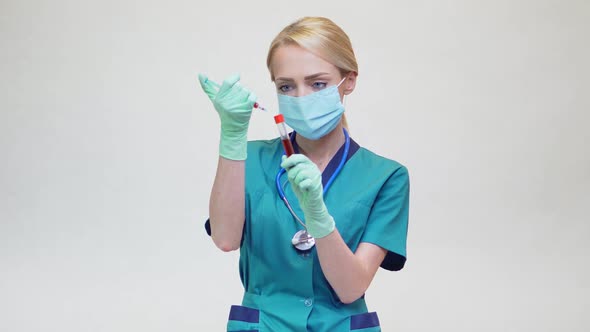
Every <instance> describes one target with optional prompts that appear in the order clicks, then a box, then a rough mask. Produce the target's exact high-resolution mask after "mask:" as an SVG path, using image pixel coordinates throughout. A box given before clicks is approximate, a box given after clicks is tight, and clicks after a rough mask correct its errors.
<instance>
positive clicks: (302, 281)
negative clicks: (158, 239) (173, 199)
mask: <svg viewBox="0 0 590 332" xmlns="http://www.w3.org/2000/svg"><path fill="white" fill-rule="evenodd" d="M291 136H292V141H293V142H294V143H295V140H294V136H295V134H294V133H293V134H292V135H291ZM294 145H295V146H294V147H295V150H296V152H297V150H298V148H297V146H296V144H294ZM343 153H344V147H342V148H341V149H340V150H339V151H338V153H337V154H336V155H335V156H334V157H333V158H332V160H331V161H330V163H329V165H328V166H327V167H326V169H325V170H324V172H323V174H322V179H323V182H324V185H325V183H326V182H327V180H328V179H329V178H330V176H331V175H332V174H333V172H334V171H335V169H336V168H337V166H338V164H339V163H340V161H341V158H342V155H343ZM282 155H283V147H282V144H281V141H280V139H278V138H277V139H273V140H262V141H251V142H249V143H248V159H247V160H246V188H245V190H246V192H245V193H246V221H245V224H244V231H243V232H244V233H243V236H242V244H241V248H240V264H239V265H240V278H241V280H242V284H243V285H244V290H245V293H244V297H243V300H242V303H241V305H234V306H232V307H231V310H230V315H229V321H228V324H227V331H232V332H237V331H242V332H243V331H260V332H262V331H273V332H276V331H318V332H320V331H321V332H323V331H330V332H338V331H358V332H374V331H381V329H380V327H379V318H378V316H377V313H376V312H369V311H368V309H367V305H366V303H365V299H364V296H363V297H361V298H359V299H358V300H356V301H355V302H353V303H350V304H344V303H342V302H341V301H340V300H339V298H338V295H337V294H336V293H335V291H334V290H333V289H332V287H331V286H330V284H329V283H328V280H327V279H326V277H325V276H324V274H323V273H322V269H321V266H320V262H319V260H318V256H317V252H316V248H315V247H314V248H312V249H311V250H310V251H308V252H306V253H302V252H300V251H298V250H297V249H295V248H294V247H293V245H292V244H291V239H292V237H293V235H294V234H295V233H296V232H297V231H299V230H301V229H302V226H301V225H300V224H299V223H298V222H297V221H296V220H295V219H294V218H293V216H292V215H291V214H290V213H289V210H288V209H287V207H286V206H285V204H284V202H283V201H282V200H281V198H280V197H279V195H278V191H277V187H276V184H275V177H276V174H277V173H278V172H279V170H280V163H281V156H282ZM346 158H347V160H346V163H345V164H344V167H343V168H342V170H341V172H340V173H339V174H338V175H337V177H336V178H335V180H334V182H333V183H332V185H331V187H330V188H329V189H328V192H327V193H326V194H325V196H324V201H325V204H326V206H327V208H328V211H329V212H330V214H331V215H332V216H333V217H334V220H335V222H336V228H337V229H338V231H339V232H340V234H341V236H342V238H343V239H344V241H345V242H346V244H347V245H348V247H349V248H350V249H351V250H352V252H355V251H356V249H357V247H358V246H359V244H360V243H361V242H368V243H373V244H376V245H378V246H380V247H382V248H384V249H386V250H387V251H388V252H387V256H386V258H385V260H384V261H383V263H382V264H381V267H382V268H384V269H387V270H392V271H395V270H400V269H401V268H402V267H403V266H404V263H405V260H406V238H407V230H408V209H409V190H410V187H409V177H408V171H407V169H406V167H405V166H403V165H401V164H399V163H398V162H396V161H393V160H390V159H386V158H384V157H381V156H378V155H376V154H374V153H372V152H370V151H369V150H367V149H365V148H362V147H360V146H359V145H358V144H357V143H356V142H355V141H354V140H352V139H351V145H350V149H349V152H348V155H347V156H346ZM281 185H283V188H284V191H285V195H286V197H287V199H288V200H289V202H290V204H291V206H292V207H293V210H294V212H295V213H296V214H297V215H298V216H299V217H300V218H301V219H303V212H302V211H301V209H300V208H299V203H298V201H297V198H296V196H295V194H294V193H293V191H292V190H291V187H290V185H289V183H288V180H287V176H286V175H283V176H282V178H281ZM236 190H237V188H236ZM209 227H210V226H209V223H208V222H207V225H206V228H208V232H209V233H210V228H209Z"/></svg>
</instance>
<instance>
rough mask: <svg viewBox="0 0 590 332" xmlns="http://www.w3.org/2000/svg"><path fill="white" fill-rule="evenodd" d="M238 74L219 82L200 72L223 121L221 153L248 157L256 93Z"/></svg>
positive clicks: (203, 83) (203, 85)
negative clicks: (245, 85) (242, 81)
mask: <svg viewBox="0 0 590 332" xmlns="http://www.w3.org/2000/svg"><path fill="white" fill-rule="evenodd" d="M239 80H240V75H239V74H235V75H232V76H230V77H229V78H228V79H226V80H225V81H223V83H222V84H221V87H220V86H219V84H217V83H215V82H213V81H211V80H209V79H208V78H207V76H205V75H203V74H199V82H201V87H202V88H203V91H205V93H206V94H207V96H209V99H211V101H212V102H213V106H214V107H215V110H217V113H218V114H219V119H220V120H221V138H220V141H219V155H220V156H222V157H224V158H226V159H232V160H245V159H246V156H247V149H248V125H249V123H250V115H251V114H252V107H253V106H254V103H255V102H256V95H254V94H253V93H251V92H250V91H248V90H247V89H246V88H244V87H242V86H241V85H240V83H238V81H239Z"/></svg>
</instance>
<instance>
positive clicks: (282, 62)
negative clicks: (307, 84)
mask: <svg viewBox="0 0 590 332" xmlns="http://www.w3.org/2000/svg"><path fill="white" fill-rule="evenodd" d="M271 69H272V72H273V74H274V77H288V78H293V79H300V78H303V77H305V76H309V75H313V74H316V73H319V72H325V73H329V74H334V75H337V74H338V73H339V72H338V68H336V66H334V65H333V64H331V63H329V62H328V61H326V60H324V59H322V58H320V57H319V56H317V55H315V54H313V53H311V52H309V51H308V50H306V49H304V48H302V47H300V46H297V45H283V46H281V47H279V48H277V49H276V51H275V53H274V55H273V57H272V62H271Z"/></svg>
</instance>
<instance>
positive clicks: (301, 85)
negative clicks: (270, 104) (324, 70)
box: [295, 81, 313, 97]
mask: <svg viewBox="0 0 590 332" xmlns="http://www.w3.org/2000/svg"><path fill="white" fill-rule="evenodd" d="M296 84H297V89H295V97H303V96H305V95H308V94H310V93H312V92H313V91H312V89H311V87H310V86H308V85H307V84H305V82H304V81H301V82H297V83H296Z"/></svg>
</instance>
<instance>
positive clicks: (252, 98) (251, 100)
mask: <svg viewBox="0 0 590 332" xmlns="http://www.w3.org/2000/svg"><path fill="white" fill-rule="evenodd" d="M257 99H258V98H257V97H256V95H255V94H254V93H252V92H250V95H249V96H248V103H249V104H252V107H254V103H256V100H257Z"/></svg>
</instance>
